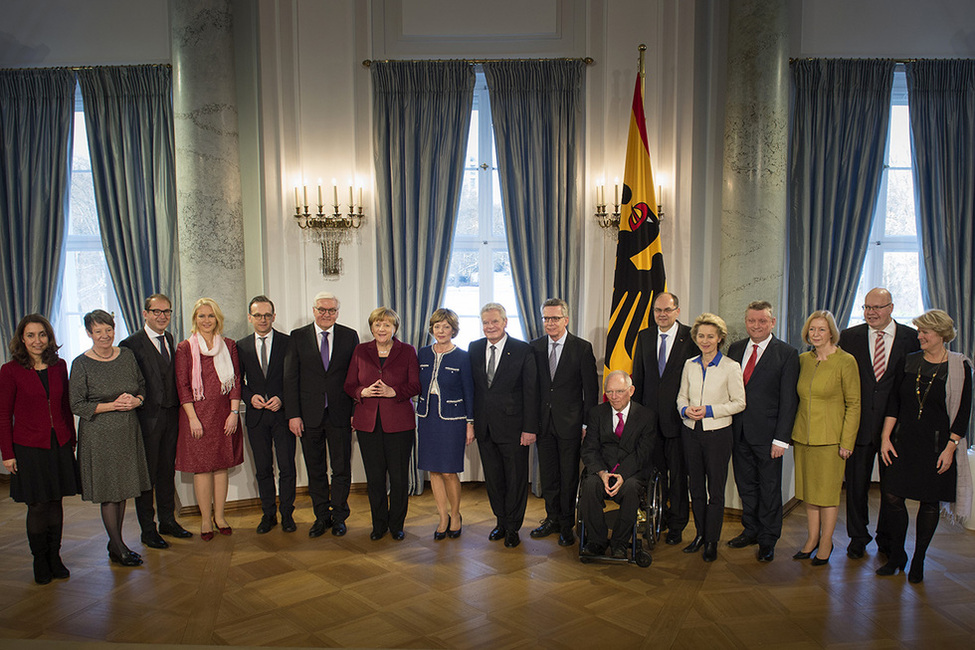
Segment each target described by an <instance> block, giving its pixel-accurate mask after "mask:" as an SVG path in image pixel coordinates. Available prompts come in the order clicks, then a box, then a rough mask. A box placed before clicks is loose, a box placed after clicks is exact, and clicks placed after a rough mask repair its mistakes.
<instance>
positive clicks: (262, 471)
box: [247, 418, 298, 517]
mask: <svg viewBox="0 0 975 650" xmlns="http://www.w3.org/2000/svg"><path fill="white" fill-rule="evenodd" d="M266 419H272V418H262V420H266ZM274 419H277V420H278V421H277V422H271V423H267V422H263V421H262V422H261V423H259V424H258V425H256V426H254V427H247V439H248V440H249V441H250V443H251V451H252V452H253V454H254V468H255V469H256V471H257V493H258V494H259V495H260V497H261V511H262V512H263V513H264V516H265V517H274V515H275V512H276V511H277V508H278V506H277V504H276V500H275V495H274V456H275V453H274V452H275V451H276V452H277V454H276V455H277V459H278V496H279V497H280V499H281V505H280V509H281V516H282V517H290V516H291V513H293V512H294V510H295V482H296V478H297V472H296V471H295V447H296V446H297V444H298V443H297V442H296V440H295V435H294V434H293V433H291V430H290V429H288V424H287V421H286V420H284V419H283V418H274ZM272 448H273V451H272Z"/></svg>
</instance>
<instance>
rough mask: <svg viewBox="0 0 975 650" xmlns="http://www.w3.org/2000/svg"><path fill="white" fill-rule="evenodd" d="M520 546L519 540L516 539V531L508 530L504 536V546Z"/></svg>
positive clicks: (518, 538)
mask: <svg viewBox="0 0 975 650" xmlns="http://www.w3.org/2000/svg"><path fill="white" fill-rule="evenodd" d="M519 544H521V538H520V537H518V531H517V530H509V531H507V532H506V533H505V534H504V545H505V546H506V547H508V548H514V547H516V546H518V545H519Z"/></svg>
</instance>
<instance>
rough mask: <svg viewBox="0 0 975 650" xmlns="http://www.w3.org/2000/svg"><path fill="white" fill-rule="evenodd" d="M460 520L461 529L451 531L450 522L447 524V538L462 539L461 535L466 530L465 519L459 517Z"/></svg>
mask: <svg viewBox="0 0 975 650" xmlns="http://www.w3.org/2000/svg"><path fill="white" fill-rule="evenodd" d="M458 519H459V520H460V527H459V528H457V530H451V528H450V522H449V521H448V522H447V537H449V538H450V539H457V538H458V537H460V534H461V532H462V531H463V529H464V518H463V517H458Z"/></svg>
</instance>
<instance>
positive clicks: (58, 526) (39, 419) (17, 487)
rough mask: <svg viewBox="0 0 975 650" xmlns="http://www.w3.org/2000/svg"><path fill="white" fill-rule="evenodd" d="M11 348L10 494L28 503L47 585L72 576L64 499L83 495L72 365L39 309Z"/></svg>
mask: <svg viewBox="0 0 975 650" xmlns="http://www.w3.org/2000/svg"><path fill="white" fill-rule="evenodd" d="M9 349H10V357H11V358H12V359H13V361H10V362H9V363H5V364H4V365H3V367H0V453H2V454H3V466H4V467H5V468H6V469H7V471H8V472H10V473H11V475H12V476H11V481H10V498H11V499H13V500H14V501H19V502H20V503H26V504H27V541H28V543H29V544H30V550H31V553H32V554H33V555H34V581H35V582H36V583H37V584H41V585H46V584H47V583H49V582H51V579H52V578H67V577H68V576H69V575H70V572H69V571H68V569H67V567H65V566H64V563H63V562H61V553H60V551H61V530H62V528H63V526H64V515H63V512H62V509H61V498H62V497H66V496H71V495H74V494H78V487H79V486H80V485H81V481H80V479H79V476H78V463H77V462H76V461H75V457H74V446H75V431H74V418H73V417H72V416H71V406H70V404H69V401H68V366H67V364H65V362H64V360H63V359H60V358H59V357H58V344H57V341H55V339H54V330H53V329H52V328H51V324H50V323H49V322H47V319H46V318H44V317H43V316H41V315H40V314H29V315H27V316H25V317H24V318H23V320H21V321H20V324H19V325H17V331H16V333H15V334H14V337H13V338H12V339H10V344H9Z"/></svg>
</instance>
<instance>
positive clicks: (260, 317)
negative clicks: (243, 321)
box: [251, 314, 274, 320]
mask: <svg viewBox="0 0 975 650" xmlns="http://www.w3.org/2000/svg"><path fill="white" fill-rule="evenodd" d="M251 318H254V319H256V320H267V319H269V318H274V314H251Z"/></svg>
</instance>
